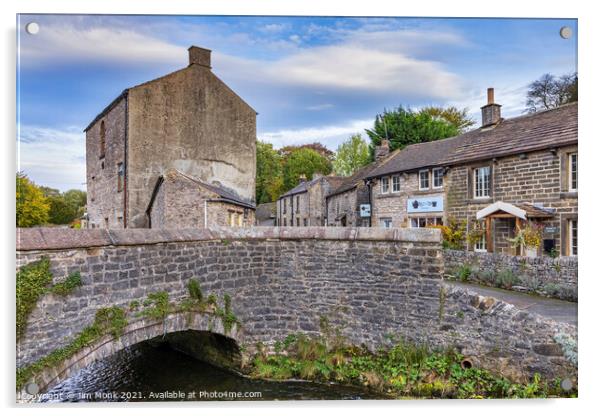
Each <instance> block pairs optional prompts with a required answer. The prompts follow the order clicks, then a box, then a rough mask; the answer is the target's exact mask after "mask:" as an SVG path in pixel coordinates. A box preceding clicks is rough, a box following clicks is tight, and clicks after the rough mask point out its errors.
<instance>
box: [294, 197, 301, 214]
mask: <svg viewBox="0 0 602 416" xmlns="http://www.w3.org/2000/svg"><path fill="white" fill-rule="evenodd" d="M299 200H300V196H299V195H297V198H296V201H297V203H296V204H295V205H296V208H295V212H296V213H297V214H298V213H299V205H301V204H300V203H299Z"/></svg>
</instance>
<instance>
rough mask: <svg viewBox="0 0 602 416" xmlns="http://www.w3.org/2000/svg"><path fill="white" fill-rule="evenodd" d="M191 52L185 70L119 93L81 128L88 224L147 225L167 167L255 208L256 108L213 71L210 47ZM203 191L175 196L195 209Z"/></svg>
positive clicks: (175, 225)
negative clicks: (158, 187)
mask: <svg viewBox="0 0 602 416" xmlns="http://www.w3.org/2000/svg"><path fill="white" fill-rule="evenodd" d="M188 52H189V65H188V66H187V67H186V68H183V69H181V70H178V71H175V72H172V73H170V74H168V75H165V76H163V77H160V78H157V79H155V80H152V81H149V82H146V83H143V84H140V85H137V86H134V87H131V88H128V89H126V90H124V91H123V92H122V93H121V94H120V95H119V96H118V97H117V98H115V100H113V102H111V103H110V104H109V105H108V106H107V107H106V108H105V109H104V110H102V111H101V112H100V114H98V115H97V116H96V117H95V118H94V120H93V121H92V122H91V123H90V124H89V125H88V127H86V129H85V132H86V165H87V191H88V201H87V203H88V217H89V224H90V227H92V228H144V227H149V226H151V225H152V221H150V213H151V212H152V207H151V205H152V204H151V198H152V197H153V194H154V191H155V190H156V188H157V184H158V181H160V179H161V178H164V176H165V175H166V173H167V172H168V171H169V170H170V169H174V170H175V171H177V172H179V173H181V174H184V175H187V176H188V177H190V178H193V179H194V180H196V181H198V182H200V183H202V184H204V185H205V186H204V189H208V188H207V186H209V187H214V190H216V189H217V190H220V191H223V192H225V193H226V194H227V195H235V198H226V199H228V200H230V201H231V200H232V199H235V200H236V201H237V203H239V202H240V203H243V204H246V205H247V206H251V207H252V206H254V198H255V196H254V194H255V140H256V115H257V113H256V112H255V110H253V108H251V107H250V106H249V105H248V104H247V103H246V102H245V101H244V100H243V99H242V98H240V97H239V96H238V95H237V94H236V93H235V92H234V91H232V90H231V89H230V88H229V87H228V86H227V85H226V84H225V83H224V82H222V81H221V80H220V79H219V78H218V77H217V76H215V75H214V74H213V72H212V71H211V51H210V50H207V49H203V48H199V47H196V46H191V47H190V48H189V49H188ZM201 194H203V192H200V193H199V192H196V191H195V192H189V193H185V194H179V195H177V197H178V198H184V199H186V198H193V200H191V201H188V202H189V208H188V209H189V210H194V209H200V208H199V207H202V206H204V202H203V201H204V200H203V199H202V197H201ZM211 195H213V194H211ZM213 196H215V195H213ZM173 197H175V196H172V198H173ZM199 198H200V199H199ZM167 202H168V203H169V200H168V201H167ZM222 202H224V203H226V202H225V201H222ZM233 206H238V207H240V205H236V204H234V205H233ZM249 209H250V208H249ZM155 214H157V209H156V210H155ZM191 215H193V216H195V215H198V212H196V213H192V212H191ZM203 218H204V214H203ZM236 221H238V220H236ZM158 223H161V221H158V220H157V219H156V221H155V225H157V224H158ZM184 223H186V221H184ZM162 224H163V226H164V227H166V228H179V227H181V226H182V223H169V222H163V223H162ZM203 224H205V223H204V221H203ZM208 225H212V224H211V223H209V224H208Z"/></svg>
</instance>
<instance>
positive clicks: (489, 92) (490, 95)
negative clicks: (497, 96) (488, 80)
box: [487, 88, 494, 104]
mask: <svg viewBox="0 0 602 416" xmlns="http://www.w3.org/2000/svg"><path fill="white" fill-rule="evenodd" d="M493 103H494V99H493V88H487V104H493Z"/></svg>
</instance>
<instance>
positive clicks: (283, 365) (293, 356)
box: [250, 334, 576, 398]
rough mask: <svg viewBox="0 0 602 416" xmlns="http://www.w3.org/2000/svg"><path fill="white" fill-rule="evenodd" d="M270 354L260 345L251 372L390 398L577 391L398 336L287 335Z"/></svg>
mask: <svg viewBox="0 0 602 416" xmlns="http://www.w3.org/2000/svg"><path fill="white" fill-rule="evenodd" d="M273 350H274V353H272V354H268V353H267V352H266V348H265V346H264V345H262V344H259V345H258V346H257V354H256V355H255V357H254V358H253V361H252V363H251V368H250V374H251V376H253V377H258V378H267V379H276V380H283V379H290V378H298V379H304V380H311V381H318V382H336V383H341V384H349V385H359V386H365V387H368V388H370V389H373V390H376V391H379V392H381V393H384V394H386V395H389V396H391V397H423V398H535V397H551V396H567V395H569V394H573V395H576V392H570V393H567V392H564V391H563V390H562V389H561V388H560V384H559V381H558V380H557V381H554V382H553V383H551V384H547V383H544V382H542V380H541V378H540V376H539V375H538V374H535V375H534V376H533V379H532V380H531V382H529V383H524V384H520V383H513V382H511V381H509V380H508V379H506V378H504V377H500V376H496V375H494V374H492V373H491V372H489V371H486V370H484V369H479V368H475V367H473V366H472V365H469V364H467V363H468V361H466V360H465V357H463V356H462V355H461V354H459V353H457V352H456V351H455V350H453V349H447V350H438V351H432V350H429V349H428V348H427V347H426V346H423V345H414V344H411V343H408V342H404V341H403V340H401V339H398V340H397V341H396V343H395V344H394V345H393V347H391V348H388V349H380V350H378V351H376V352H371V351H369V350H368V349H367V348H364V347H357V346H352V345H349V344H346V343H345V342H343V341H342V339H341V338H340V337H339V338H338V340H334V341H333V340H332V339H331V338H329V337H327V336H324V335H323V334H322V335H320V336H315V337H309V336H307V335H304V334H293V335H289V336H288V337H286V338H285V339H284V340H282V341H278V342H276V343H275V344H274V348H273Z"/></svg>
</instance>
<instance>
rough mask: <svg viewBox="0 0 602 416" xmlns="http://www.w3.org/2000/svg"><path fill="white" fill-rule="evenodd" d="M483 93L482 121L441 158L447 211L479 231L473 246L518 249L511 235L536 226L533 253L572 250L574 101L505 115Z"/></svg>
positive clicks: (575, 182) (574, 231) (574, 251)
mask: <svg viewBox="0 0 602 416" xmlns="http://www.w3.org/2000/svg"><path fill="white" fill-rule="evenodd" d="M493 98H494V97H493V89H490V90H489V92H488V103H487V105H485V106H483V107H482V118H483V125H482V127H481V128H480V129H476V130H473V131H471V132H468V133H466V134H465V135H464V136H465V140H464V141H463V142H462V143H461V144H460V145H459V146H457V147H456V149H455V150H454V151H453V152H451V153H450V154H449V155H448V156H447V157H446V158H445V159H444V160H443V161H442V164H443V165H445V167H446V168H445V169H446V170H447V174H446V180H447V182H448V185H449V186H448V187H447V189H446V193H447V215H449V216H453V217H455V218H458V219H465V220H466V221H467V223H468V227H470V228H474V227H477V226H480V228H481V229H485V230H486V232H485V233H484V234H483V236H482V238H481V240H480V241H479V242H478V243H477V244H475V245H474V246H473V247H468V248H469V249H471V250H477V251H490V252H504V253H507V254H518V249H517V248H515V247H512V245H511V244H510V242H509V239H510V238H512V237H514V236H515V234H516V232H517V230H518V229H520V228H523V229H524V228H525V227H526V226H527V224H529V223H530V224H532V225H535V226H539V227H540V228H541V231H542V234H543V235H542V242H541V245H540V247H539V250H538V252H539V253H538V254H543V253H544V252H547V253H549V254H559V255H563V256H576V255H577V246H578V244H577V217H578V212H577V209H578V191H577V189H578V178H577V175H578V153H577V131H578V129H577V118H578V106H577V103H576V102H575V103H570V104H566V105H563V106H561V107H558V108H555V109H551V110H546V111H540V112H537V113H533V114H528V115H524V116H520V117H515V118H511V119H504V118H502V117H501V111H500V107H501V106H500V105H499V104H496V103H495V102H494V99H493Z"/></svg>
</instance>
